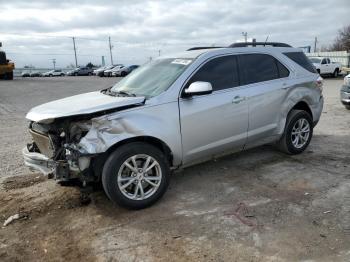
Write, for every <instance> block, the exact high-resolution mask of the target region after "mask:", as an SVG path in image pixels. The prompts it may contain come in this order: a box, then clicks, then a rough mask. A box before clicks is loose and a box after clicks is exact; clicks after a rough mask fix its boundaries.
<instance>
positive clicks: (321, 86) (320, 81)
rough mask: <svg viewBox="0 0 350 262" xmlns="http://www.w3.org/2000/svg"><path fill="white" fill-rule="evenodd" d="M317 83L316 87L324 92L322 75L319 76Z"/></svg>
mask: <svg viewBox="0 0 350 262" xmlns="http://www.w3.org/2000/svg"><path fill="white" fill-rule="evenodd" d="M315 83H316V87H317V88H319V89H320V90H321V92H322V90H323V78H322V77H320V76H319V77H317V79H316V82H315Z"/></svg>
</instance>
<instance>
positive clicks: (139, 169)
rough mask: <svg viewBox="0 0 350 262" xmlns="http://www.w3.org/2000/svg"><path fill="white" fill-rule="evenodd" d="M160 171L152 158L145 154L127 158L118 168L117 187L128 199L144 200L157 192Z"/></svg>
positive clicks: (160, 177)
mask: <svg viewBox="0 0 350 262" xmlns="http://www.w3.org/2000/svg"><path fill="white" fill-rule="evenodd" d="M161 180H162V169H161V167H160V165H159V163H158V162H157V160H155V159H154V158H153V157H151V156H149V155H146V154H139V155H134V156H132V157H130V158H128V159H127V160H126V161H125V162H124V163H123V164H122V165H121V167H120V168H119V171H118V187H119V190H120V191H121V192H122V193H123V195H124V196H126V197H127V198H129V199H132V200H145V199H147V198H149V197H150V196H152V195H153V194H154V193H155V192H157V189H158V187H159V186H160V183H161Z"/></svg>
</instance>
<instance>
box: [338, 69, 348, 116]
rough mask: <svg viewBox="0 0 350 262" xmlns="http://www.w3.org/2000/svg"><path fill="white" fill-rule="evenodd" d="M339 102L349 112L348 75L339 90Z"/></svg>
mask: <svg viewBox="0 0 350 262" xmlns="http://www.w3.org/2000/svg"><path fill="white" fill-rule="evenodd" d="M340 101H341V102H342V104H343V105H344V106H345V108H346V109H348V110H350V74H348V75H347V76H345V77H344V85H343V86H342V88H341V89H340Z"/></svg>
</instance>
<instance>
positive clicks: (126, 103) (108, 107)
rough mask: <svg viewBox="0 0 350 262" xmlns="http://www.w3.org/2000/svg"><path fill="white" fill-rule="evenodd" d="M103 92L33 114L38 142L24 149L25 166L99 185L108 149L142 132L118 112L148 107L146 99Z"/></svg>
mask: <svg viewBox="0 0 350 262" xmlns="http://www.w3.org/2000/svg"><path fill="white" fill-rule="evenodd" d="M102 91H105V90H102ZM102 91H101V92H98V91H97V92H91V93H86V94H81V95H77V96H72V97H68V98H64V99H61V100H56V101H52V102H49V103H46V104H43V105H40V106H37V107H35V108H33V109H31V110H30V111H29V112H28V114H27V116H26V118H27V119H28V120H30V124H29V132H30V134H31V136H32V139H33V142H32V143H30V144H28V145H27V146H26V147H25V148H24V149H23V150H22V153H23V157H24V163H25V165H26V166H28V167H29V168H30V169H32V170H35V171H38V172H41V173H43V174H45V175H48V177H49V178H54V179H56V180H58V181H72V180H74V181H80V182H82V184H86V183H89V182H96V181H98V180H99V178H100V175H101V172H102V167H103V163H104V160H105V157H106V154H105V153H106V151H107V150H108V148H109V147H110V146H112V145H113V144H115V143H116V142H117V141H118V139H122V138H123V137H127V136H131V135H135V134H136V133H137V132H130V131H131V129H130V128H127V127H125V125H124V123H125V122H126V121H125V120H123V119H120V118H119V117H118V113H119V112H120V111H123V110H127V109H131V108H134V107H139V106H143V105H144V103H145V98H144V97H132V96H109V95H107V94H105V93H104V92H102ZM72 105H74V106H72ZM111 115H113V116H114V117H113V119H110V117H111ZM119 120H120V121H119ZM126 133H128V134H127V135H125V134H126ZM131 133H133V134H131Z"/></svg>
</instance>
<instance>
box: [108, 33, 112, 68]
mask: <svg viewBox="0 0 350 262" xmlns="http://www.w3.org/2000/svg"><path fill="white" fill-rule="evenodd" d="M108 41H109V54H110V55H111V65H113V55H112V48H113V46H112V44H111V37H110V36H109V37H108Z"/></svg>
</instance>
